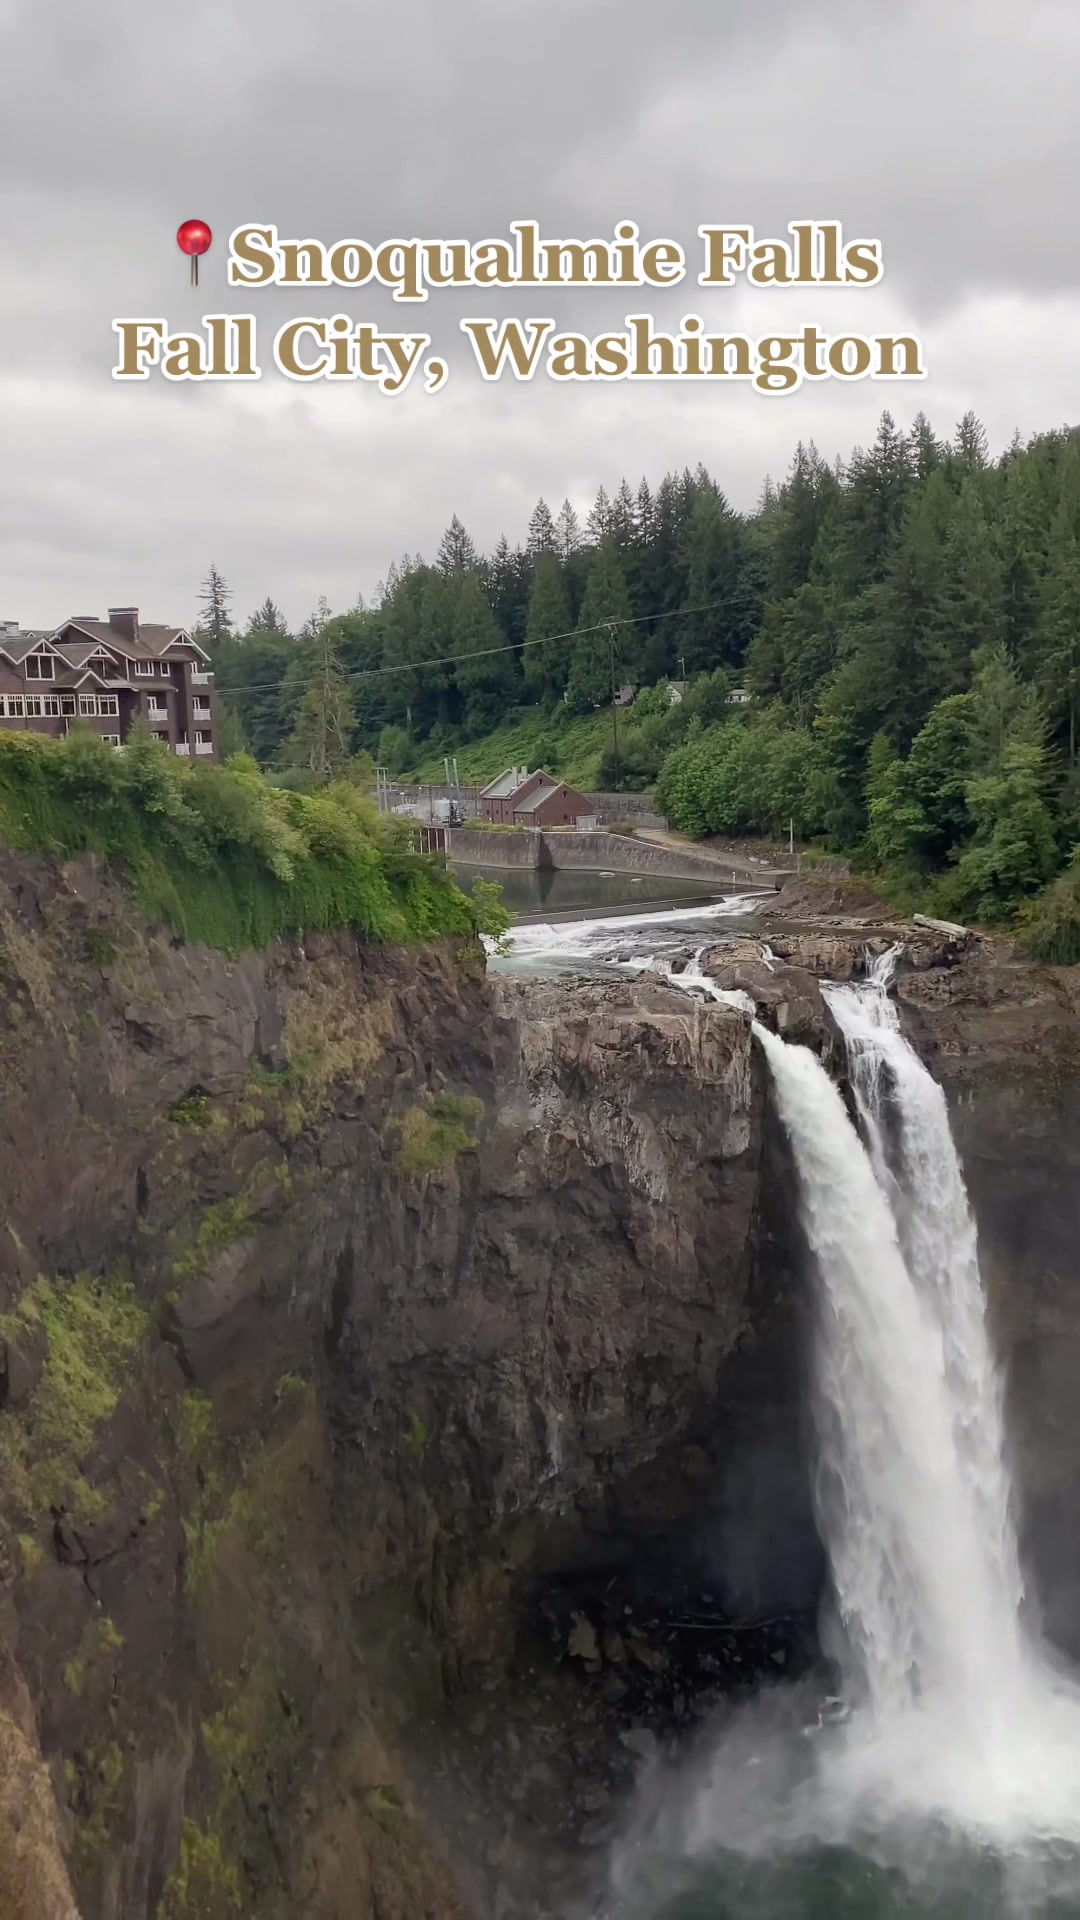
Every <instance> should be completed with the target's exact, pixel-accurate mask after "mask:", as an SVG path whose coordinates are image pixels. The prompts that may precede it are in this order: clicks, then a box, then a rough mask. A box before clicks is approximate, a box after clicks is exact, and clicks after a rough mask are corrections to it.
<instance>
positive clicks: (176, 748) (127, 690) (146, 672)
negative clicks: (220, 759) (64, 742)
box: [0, 607, 214, 758]
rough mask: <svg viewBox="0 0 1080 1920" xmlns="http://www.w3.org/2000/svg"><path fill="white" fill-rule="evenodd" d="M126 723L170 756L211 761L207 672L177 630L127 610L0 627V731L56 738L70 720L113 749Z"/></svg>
mask: <svg viewBox="0 0 1080 1920" xmlns="http://www.w3.org/2000/svg"><path fill="white" fill-rule="evenodd" d="M136 718H141V719H143V720H145V721H147V723H148V724H149V726H151V727H152V728H153V730H154V732H155V733H156V734H157V735H158V737H159V739H161V740H163V741H165V743H166V744H167V745H168V746H169V747H171V748H172V750H173V752H174V753H179V754H185V755H188V754H190V755H196V754H198V755H199V756H206V757H208V758H213V757H214V676H213V674H212V673H211V672H210V671H209V661H208V656H207V654H206V653H205V652H204V651H203V649H202V647H200V646H199V644H198V641H196V640H193V639H192V637H191V634H190V633H189V632H188V631H187V629H186V628H184V627H171V626H144V625H143V624H142V622H141V621H140V619H139V611H138V608H137V607H112V608H110V610H109V617H108V619H107V620H97V619H88V618H84V617H83V616H81V615H80V616H76V617H74V618H72V619H70V620H65V621H64V622H63V624H62V625H61V626H59V627H57V628H55V629H54V631H53V632H51V633H40V632H35V633H31V632H26V631H24V630H23V629H22V628H21V627H20V626H19V625H18V624H17V622H16V621H14V620H3V621H0V728H5V729H8V730H12V729H14V730H16V731H18V732H20V733H35V734H39V735H46V736H48V735H51V736H53V737H54V738H56V737H60V736H62V735H63V734H66V733H70V731H71V728H72V726H73V725H75V724H76V723H78V724H80V725H82V726H84V727H89V728H91V729H92V730H93V731H94V732H95V733H99V734H100V735H101V737H102V739H104V740H107V741H108V742H109V743H110V744H111V745H112V746H114V747H121V746H123V744H124V741H125V740H126V739H127V737H128V734H129V733H130V731H131V726H132V722H133V721H134V720H135V719H136Z"/></svg>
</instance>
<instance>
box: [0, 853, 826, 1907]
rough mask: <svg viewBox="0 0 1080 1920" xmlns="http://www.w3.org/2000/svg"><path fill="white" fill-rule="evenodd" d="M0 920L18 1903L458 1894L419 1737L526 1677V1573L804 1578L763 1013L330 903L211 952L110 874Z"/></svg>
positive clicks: (795, 1408)
mask: <svg viewBox="0 0 1080 1920" xmlns="http://www.w3.org/2000/svg"><path fill="white" fill-rule="evenodd" d="M0 942H2V965H3V969H4V982H3V984H4V989H5V991H4V996H3V1001H2V1004H0V1026H2V1027H3V1030H4V1032H3V1037H4V1048H3V1057H4V1062H5V1066H4V1072H3V1078H2V1080H0V1140H2V1143H3V1155H2V1158H0V1179H2V1180H3V1185H4V1217H5V1220H6V1229H5V1231H4V1234H3V1237H2V1240H0V1465H2V1466H3V1468H4V1472H3V1474H2V1477H0V1514H2V1518H3V1533H2V1539H3V1563H2V1567H0V1574H2V1588H0V1635H2V1639H3V1644H4V1647H5V1648H6V1650H7V1657H8V1658H9V1661H10V1664H11V1671H12V1676H13V1679H12V1687H13V1689H14V1691H13V1693H12V1699H13V1700H14V1699H15V1695H16V1694H18V1695H19V1698H21V1700H22V1702H23V1712H22V1719H21V1720H19V1719H18V1718H17V1717H16V1716H15V1715H14V1713H13V1715H12V1726H13V1728H21V1729H22V1731H21V1733H20V1734H19V1737H20V1738H21V1739H22V1740H23V1741H24V1743H27V1742H28V1744H27V1745H26V1752H27V1756H28V1758H27V1762H26V1769H25V1771H24V1774H23V1775H21V1776H19V1777H21V1778H23V1779H24V1781H25V1785H24V1787H23V1788H22V1789H20V1792H19V1804H18V1806H17V1807H16V1808H15V1810H14V1811H11V1810H10V1809H9V1806H8V1803H7V1802H6V1801H5V1799H4V1797H3V1796H2V1795H0V1821H2V1820H3V1819H4V1818H5V1817H6V1816H7V1817H9V1828H10V1832H9V1839H10V1837H11V1833H12V1832H14V1830H15V1829H16V1828H17V1829H18V1831H19V1833H20V1834H21V1835H22V1836H23V1838H22V1839H21V1840H20V1842H19V1844H20V1846H22V1847H23V1850H24V1852H25V1851H26V1849H29V1850H30V1852H31V1854H32V1861H31V1867H30V1869H28V1870H29V1871H30V1872H31V1878H30V1879H29V1880H27V1881H26V1885H27V1887H28V1888H31V1889H32V1891H31V1892H28V1893H27V1895H26V1896H25V1898H23V1903H22V1907H21V1908H20V1906H19V1905H18V1902H17V1900H16V1899H15V1896H14V1895H13V1896H12V1901H13V1904H11V1908H10V1910H11V1913H12V1920H22V1915H23V1914H24V1913H25V1914H26V1916H27V1920H29V1916H30V1915H31V1914H32V1915H33V1916H34V1920H38V1916H39V1915H47V1916H51V1915H52V1914H54V1913H55V1914H56V1916H57V1920H60V1916H64V1920H66V1915H67V1912H68V1911H70V1910H71V1909H70V1906H69V1907H68V1908H67V1909H65V1907H64V1904H63V1901H64V1900H65V1899H66V1898H67V1895H66V1894H65V1893H63V1891H62V1888H63V1886H64V1884H65V1876H66V1875H67V1874H70V1878H71V1882H72V1884H73V1886H74V1889H75V1894H76V1897H77V1900H78V1904H79V1907H80V1909H81V1911H83V1912H84V1913H86V1914H87V1915H89V1914H91V1913H92V1914H93V1915H94V1916H95V1920H142V1917H143V1916H150V1915H154V1914H158V1915H160V1916H161V1920H182V1916H184V1915H186V1914H194V1913H199V1914H203V1913H205V1914H209V1915H215V1916H216V1915H217V1914H218V1913H221V1914H223V1915H224V1914H226V1913H230V1912H232V1911H234V1910H235V1908H236V1906H237V1903H239V1905H240V1909H241V1910H242V1911H245V1912H248V1911H250V1912H253V1913H254V1912H257V1913H258V1914H259V1915H260V1920H276V1916H279V1915H280V1916H284V1915H286V1914H288V1915H293V1914H301V1913H302V1914H304V1915H310V1916H313V1920H336V1917H337V1916H342V1917H343V1920H344V1916H346V1915H348V1916H350V1920H351V1916H353V1915H355V1914H358V1913H364V1912H368V1911H371V1912H375V1911H378V1913H379V1914H380V1916H383V1917H384V1920H398V1916H400V1917H401V1920H405V1916H408V1920H451V1917H452V1916H453V1915H454V1914H455V1913H459V1912H463V1911H464V1910H465V1905H466V1904H467V1903H468V1902H469V1901H470V1900H471V1901H472V1902H473V1904H474V1907H475V1908H476V1909H477V1910H481V1909H482V1904H483V1902H484V1900H485V1899H486V1897H487V1893H486V1892H485V1886H486V1883H483V1882H482V1881H481V1882H480V1883H477V1884H476V1885H474V1884H473V1883H472V1882H471V1881H470V1880H469V1875H468V1873H467V1872H465V1873H464V1875H462V1874H459V1872H458V1871H457V1869H458V1867H459V1866H464V1867H465V1868H468V1866H469V1865H470V1864H471V1857H472V1855H473V1854H474V1852H475V1851H476V1847H475V1844H474V1841H473V1840H472V1839H471V1838H470V1835H469V1831H468V1821H467V1819H466V1818H465V1817H464V1815H463V1813H462V1799H461V1795H464V1796H465V1799H466V1801H467V1797H468V1793H467V1790H468V1782H467V1780H464V1781H463V1782H462V1786H461V1789H460V1793H459V1795H458V1797H457V1798H456V1799H455V1798H454V1796H453V1795H451V1798H450V1801H449V1802H447V1801H446V1799H445V1796H443V1797H442V1798H440V1794H441V1792H442V1789H440V1787H439V1785H438V1781H437V1780H436V1779H435V1778H434V1776H432V1777H431V1778H425V1777H424V1774H425V1766H424V1761H425V1741H430V1744H431V1750H432V1751H434V1746H435V1744H436V1743H437V1740H438V1739H440V1738H442V1735H441V1734H438V1733H437V1731H431V1732H430V1734H425V1733H424V1732H423V1729H424V1728H425V1727H427V1728H429V1729H433V1730H434V1729H437V1728H438V1727H441V1728H443V1729H444V1731H445V1729H446V1726H447V1724H448V1719H447V1716H448V1711H449V1708H448V1703H451V1704H452V1702H453V1701H454V1699H455V1698H458V1697H461V1696H462V1695H464V1694H467V1692H468V1690H469V1689H470V1688H474V1689H475V1687H476V1686H477V1685H481V1684H482V1685H483V1686H484V1687H485V1688H488V1689H490V1687H491V1686H493V1685H497V1684H499V1676H500V1675H503V1676H506V1677H507V1685H508V1686H509V1687H511V1688H512V1686H513V1684H514V1682H513V1672H514V1661H515V1647H516V1641H517V1635H518V1622H519V1619H520V1617H521V1607H522V1605H523V1604H524V1603H525V1597H526V1593H527V1591H531V1590H532V1586H533V1584H534V1583H535V1580H536V1579H537V1578H544V1577H554V1576H557V1575H559V1574H566V1573H569V1572H573V1574H574V1577H576V1578H584V1579H585V1580H586V1581H587V1580H588V1578H589V1577H590V1575H589V1569H590V1568H592V1569H596V1568H598V1567H602V1566H605V1567H606V1566H608V1565H610V1564H612V1563H615V1564H618V1563H619V1560H620V1556H621V1557H622V1559H623V1560H625V1559H626V1557H627V1555H631V1556H633V1555H637V1554H639V1553H640V1555H641V1557H642V1559H643V1561H644V1560H646V1559H647V1558H648V1556H649V1555H650V1554H651V1555H652V1556H654V1559H655V1564H656V1565H657V1566H660V1565H663V1566H664V1567H665V1568H666V1569H667V1576H666V1577H667V1578H668V1581H669V1584H670V1583H671V1582H672V1581H674V1582H675V1587H676V1589H677V1584H678V1578H679V1577H681V1576H679V1575H678V1571H677V1569H678V1566H679V1565H681V1564H683V1563H685V1566H686V1568H687V1570H688V1571H687V1578H691V1577H692V1578H696V1579H698V1580H699V1581H700V1579H701V1578H702V1574H701V1569H702V1568H704V1569H705V1570H706V1572H707V1575H708V1580H709V1584H710V1590H711V1592H712V1593H713V1595H714V1599H715V1601H716V1604H717V1606H718V1607H719V1608H720V1609H721V1613H722V1617H724V1618H734V1619H737V1618H738V1617H740V1616H741V1615H746V1616H748V1617H749V1616H753V1615H755V1614H759V1613H761V1612H762V1611H767V1610H768V1609H769V1608H770V1607H773V1606H775V1605H776V1604H777V1603H780V1604H782V1605H785V1606H800V1605H801V1606H809V1607H812V1605H813V1601H814V1597H815V1595H816V1591H817V1585H818V1583H819V1581H820V1574H821V1568H820V1553H819V1550H818V1548H817V1542H816V1536H815V1533H814V1527H813V1521H812V1518H811V1516H810V1511H809V1497H808V1490H807V1485H806V1473H805V1467H804V1464H803V1460H804V1451H805V1450H804V1445H803V1436H802V1433H801V1428H800V1419H801V1413H800V1404H801V1401H800V1387H801V1381H800V1368H801V1353H802V1341H801V1337H800V1332H799V1312H800V1309H799V1304H798V1287H797V1284H796V1281H795V1277H794V1276H795V1264H796V1259H795V1253H794V1250H793V1248H794V1229H793V1223H792V1208H791V1205H790V1177H789V1169H788V1168H787V1165H786V1160H785V1148H784V1143H783V1141H782V1140H780V1139H778V1138H777V1137H776V1133H775V1130H774V1129H773V1127H772V1125H771V1123H770V1122H769V1121H768V1119H767V1114H766V1103H765V1097H764V1077H763V1072H762V1068H761V1064H760V1062H759V1061H758V1060H757V1057H756V1050H755V1049H754V1048H753V1046H752V1042H751V1037H750V1032H749V1024H748V1021H747V1020H746V1017H745V1016H744V1015H743V1014H740V1013H737V1012H734V1011H732V1010H729V1009H727V1008H723V1007H700V1006H696V1005H695V1004H694V1003H693V1002H691V1001H689V1000H688V999H687V998H686V997H685V996H684V995H682V994H680V993H679V992H678V991H677V990H676V989H675V988H673V987H666V986H661V985H656V986H651V987H650V986H646V985H640V986H639V985H633V986H631V985H625V986H623V985H617V986H612V987H607V986H579V985H575V986H573V987H572V988H569V989H568V988H567V986H566V984H565V983H561V984H559V985H555V984H554V983H546V984H545V983H534V984H533V985H531V986H529V987H525V986H521V985H514V984H511V983H508V982H501V983H499V982H495V981H488V980H486V979H485V977H484V972H483V967H482V964H481V963H480V962H479V961H478V960H477V959H476V957H475V956H472V955H470V954H468V953H455V952H453V951H450V950H428V951H415V952H400V951H399V952H389V951H386V950H382V949H377V948H371V947H367V946H364V945H363V944H362V943H359V942H358V941H357V940H356V939H355V938H354V937H351V936H346V935H329V934H324V935H318V936H312V937H310V938H309V939H308V940H306V941H305V943H304V945H303V947H299V946H286V945H279V946H277V947H274V948H272V949H269V950H268V951H266V952H265V953H260V954H247V955H244V956H242V957H240V958H238V959H235V960H231V959H228V958H227V957H225V956H223V955H221V954H218V953H211V952H206V951H200V950H195V949H191V948H187V947H185V946H183V945H182V944H181V943H179V942H176V941H173V940H171V939H169V938H168V937H166V936H164V935H162V934H161V933H155V932H153V931H152V930H148V929H146V928H144V927H142V926H140V925H138V924H137V923H136V921H135V920H134V918H133V917H132V915H131V913H130V910H129V908H128V906H127V903H126V901H125V899H124V898H123V896H122V895H120V894H119V893H118V892H117V891H116V890H115V889H114V888H113V887H112V886H111V885H108V884H105V883H104V882H103V881H102V878H101V875H100V873H99V872H98V871H97V870H96V868H95V867H94V865H93V863H92V862H89V861H84V862H80V863H78V864H77V865H74V866H72V867H70V868H69V869H67V870H65V871H64V872H58V871H57V870H55V869H54V868H53V867H51V866H50V865H49V864H48V863H47V862H45V861H30V860H18V861H16V860H14V859H12V858H10V857H9V856H0ZM605 1577H606V1576H605ZM610 1644H611V1645H614V1644H615V1643H614V1641H611V1642H610ZM616 1678H617V1676H616ZM562 1684H563V1683H562V1682H560V1685H562ZM530 1687H531V1688H532V1691H533V1692H535V1691H536V1685H535V1683H530ZM20 1689H21V1690H22V1691H21V1693H20V1692H19V1690H20ZM615 1691H616V1690H615V1689H614V1688H611V1689H609V1690H608V1692H609V1694H611V1695H612V1696H613V1695H614V1692H615ZM603 1697H604V1698H605V1699H606V1698H607V1697H608V1695H606V1694H605V1695H604V1696H603ZM600 1698H601V1696H600V1695H599V1694H598V1695H597V1696H596V1700H595V1701H594V1702H593V1705H592V1707H590V1708H588V1709H583V1708H582V1704H581V1703H580V1702H577V1703H576V1705H575V1708H574V1711H575V1713H577V1714H578V1715H579V1717H580V1714H581V1712H582V1711H583V1710H585V1711H586V1717H587V1716H588V1713H589V1712H591V1713H592V1714H593V1717H594V1719H596V1716H597V1715H598V1714H599V1713H600V1711H601V1709H600V1707H599V1705H598V1704H597V1701H599V1699H600ZM575 1700H576V1696H575ZM3 1710H4V1700H3V1698H0V1733H2V1728H3V1726H4V1725H5V1724H6V1723H5V1722H4V1721H3V1719H2V1714H3ZM552 1710H553V1711H555V1708H554V1707H553V1709H552ZM559 1710H562V1709H559ZM612 1710H613V1711H621V1710H622V1709H619V1708H618V1706H617V1703H616V1705H615V1706H614V1707H613V1709H612ZM597 1724H598V1725H599V1721H598V1720H597ZM12 1737H13V1738H14V1737H15V1736H14V1734H13V1736H12ZM616 1744H617V1743H616ZM639 1744H640V1742H639ZM482 1748H483V1743H482V1742H481V1741H479V1740H476V1741H473V1742H472V1744H471V1745H470V1747H469V1749H468V1756H467V1757H468V1761H469V1764H472V1758H473V1756H474V1755H475V1754H480V1753H481V1751H482ZM443 1750H444V1751H445V1750H446V1749H443ZM492 1751H495V1753H496V1761H497V1762H498V1765H496V1766H495V1769H494V1770H495V1771H496V1772H501V1774H502V1776H503V1777H502V1780H501V1782H500V1785H501V1788H502V1789H503V1790H504V1791H505V1789H506V1787H507V1785H508V1781H507V1778H506V1774H507V1767H506V1765H505V1764H503V1763H502V1762H501V1761H500V1760H499V1755H500V1754H501V1749H498V1750H492ZM567 1751H568V1759H569V1762H570V1763H571V1764H578V1762H576V1761H575V1760H574V1755H575V1753H576V1751H577V1749H576V1748H575V1747H574V1746H573V1745H572V1743H570V1742H568V1743H567ZM620 1751H622V1752H623V1753H624V1758H625V1755H626V1753H627V1752H629V1749H625V1748H620ZM42 1759H43V1761H44V1764H45V1765H46V1766H47V1767H48V1768H49V1770H50V1771H51V1776H52V1785H53V1793H54V1800H53V1801H50V1796H49V1795H48V1794H47V1793H46V1794H44V1796H43V1794H42V1791H41V1785H40V1783H41V1782H42V1781H43V1779H44V1775H43V1773H42ZM35 1769H36V1771H35ZM430 1772H431V1769H428V1773H430ZM13 1777H14V1776H13ZM446 1777H447V1776H446V1774H445V1772H444V1775H443V1778H444V1779H445V1778H446ZM35 1782H37V1783H38V1784H35ZM432 1809H433V1810H434V1811H433V1819H434V1825H433V1824H432V1819H429V1818H428V1817H427V1814H428V1812H429V1811H430V1810H432ZM440 1818H441V1819H442V1820H443V1822H444V1824H443V1826H442V1829H441V1832H442V1835H443V1839H442V1840H440V1838H439V1827H438V1823H439V1820H440ZM468 1818H472V1816H471V1815H470V1816H468ZM50 1822H51V1823H52V1824H51V1825H50ZM529 1824H530V1823H529V1821H528V1819H525V1820H524V1825H525V1826H526V1827H528V1826H529ZM532 1824H533V1825H534V1826H535V1822H534V1823H532ZM57 1834H58V1835H59V1840H58V1839H57ZM444 1841H445V1844H444ZM500 1844H502V1843H500ZM5 1845H6V1842H4V1840H3V1836H2V1835H0V1851H3V1850H4V1847H5ZM16 1851H17V1850H16ZM481 1851H482V1849H481ZM451 1852H453V1854H454V1860H453V1863H451V1860H450V1858H449V1854H450V1853H451ZM13 1857H14V1856H13ZM21 1870H22V1869H21V1868H20V1871H21ZM498 1870H499V1871H500V1872H504V1871H508V1869H506V1868H505V1863H504V1862H503V1863H501V1864H500V1866H499V1869H498ZM35 1875H36V1878H35V1877H34V1876H35ZM57 1888H60V1889H61V1891H59V1892H57V1891H56V1890H55V1889H57ZM19 1897H20V1898H22V1896H19ZM50 1903H51V1904H50ZM504 1904H505V1903H504ZM507 1911H509V1908H507Z"/></svg>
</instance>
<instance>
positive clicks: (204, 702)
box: [192, 693, 210, 714]
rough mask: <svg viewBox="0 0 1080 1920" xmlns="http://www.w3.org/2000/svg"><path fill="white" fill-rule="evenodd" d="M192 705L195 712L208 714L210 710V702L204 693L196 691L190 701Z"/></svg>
mask: <svg viewBox="0 0 1080 1920" xmlns="http://www.w3.org/2000/svg"><path fill="white" fill-rule="evenodd" d="M192 705H193V707H194V709H195V712H196V713H207V714H208V713H209V712H210V702H209V700H208V699H207V697H206V695H205V693H197V694H196V695H195V698H194V700H193V702H192Z"/></svg>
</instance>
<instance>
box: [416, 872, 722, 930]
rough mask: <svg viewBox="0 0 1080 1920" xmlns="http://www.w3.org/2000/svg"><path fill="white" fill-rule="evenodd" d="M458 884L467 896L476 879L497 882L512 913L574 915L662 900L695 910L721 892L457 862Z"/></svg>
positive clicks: (706, 886)
mask: <svg viewBox="0 0 1080 1920" xmlns="http://www.w3.org/2000/svg"><path fill="white" fill-rule="evenodd" d="M453 870H454V874H455V877H456V879H457V883H458V885H459V886H460V887H464V889H465V891H466V892H468V890H469V888H470V887H471V886H472V883H473V881H474V880H475V879H481V880H493V881H495V882H496V884H497V885H498V886H501V888H502V890H503V900H504V901H505V904H506V906H507V908H508V909H509V911H510V912H511V913H513V914H525V915H530V916H531V915H533V914H543V915H546V914H551V915H552V916H553V917H554V916H556V915H560V916H561V915H566V914H573V913H574V911H575V910H578V911H584V910H591V909H594V908H610V909H611V911H612V912H615V911H616V910H617V909H619V908H625V911H626V912H627V913H635V912H637V911H639V910H641V909H642V908H645V907H648V906H649V905H651V904H655V903H657V902H663V903H671V902H675V901H679V902H686V903H687V904H688V905H690V906H697V905H704V904H705V903H706V902H707V901H710V900H716V899H717V898H718V896H719V893H720V891H721V888H720V887H719V886H713V885H712V884H711V883H710V882H709V881H707V880H679V879H673V878H672V877H671V876H670V875H668V874H659V873H604V872H594V871H592V870H591V869H589V868H578V867H565V868H562V867H560V868H555V867H539V868H535V867H523V868H517V867H478V866H468V865H466V864H465V863H464V862H461V863H460V864H459V863H458V862H457V861H454V862H453Z"/></svg>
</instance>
